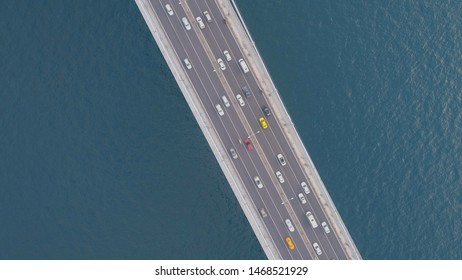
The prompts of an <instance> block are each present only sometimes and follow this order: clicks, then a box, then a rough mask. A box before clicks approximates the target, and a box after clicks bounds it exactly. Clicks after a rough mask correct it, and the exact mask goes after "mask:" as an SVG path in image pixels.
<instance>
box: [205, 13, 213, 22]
mask: <svg viewBox="0 0 462 280" xmlns="http://www.w3.org/2000/svg"><path fill="white" fill-rule="evenodd" d="M204 17H205V19H206V20H207V21H208V22H212V17H211V16H210V14H209V12H207V11H204Z"/></svg>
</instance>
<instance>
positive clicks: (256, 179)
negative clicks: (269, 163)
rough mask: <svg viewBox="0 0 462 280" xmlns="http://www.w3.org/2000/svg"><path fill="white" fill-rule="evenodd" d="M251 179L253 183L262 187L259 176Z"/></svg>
mask: <svg viewBox="0 0 462 280" xmlns="http://www.w3.org/2000/svg"><path fill="white" fill-rule="evenodd" d="M253 181H254V182H255V185H257V187H258V188H259V189H261V188H263V183H262V182H261V180H260V177H258V176H255V177H253Z"/></svg>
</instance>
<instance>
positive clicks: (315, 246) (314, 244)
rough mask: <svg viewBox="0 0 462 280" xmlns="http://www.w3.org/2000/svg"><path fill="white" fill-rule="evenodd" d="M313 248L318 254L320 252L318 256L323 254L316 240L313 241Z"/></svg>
mask: <svg viewBox="0 0 462 280" xmlns="http://www.w3.org/2000/svg"><path fill="white" fill-rule="evenodd" d="M313 248H314V250H315V251H316V254H318V256H320V255H321V254H322V251H321V248H320V247H319V245H318V243H316V242H314V243H313Z"/></svg>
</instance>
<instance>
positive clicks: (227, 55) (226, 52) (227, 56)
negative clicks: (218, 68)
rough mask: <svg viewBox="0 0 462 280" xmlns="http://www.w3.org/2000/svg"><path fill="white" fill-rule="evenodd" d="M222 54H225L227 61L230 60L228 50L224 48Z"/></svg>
mask: <svg viewBox="0 0 462 280" xmlns="http://www.w3.org/2000/svg"><path fill="white" fill-rule="evenodd" d="M223 54H224V55H225V58H226V60H227V61H231V55H230V54H229V51H227V50H225V51H224V52H223Z"/></svg>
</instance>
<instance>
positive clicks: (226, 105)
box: [221, 95, 231, 107]
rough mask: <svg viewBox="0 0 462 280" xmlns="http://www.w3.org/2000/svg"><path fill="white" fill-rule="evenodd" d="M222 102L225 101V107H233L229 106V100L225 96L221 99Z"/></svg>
mask: <svg viewBox="0 0 462 280" xmlns="http://www.w3.org/2000/svg"><path fill="white" fill-rule="evenodd" d="M221 100H223V104H225V107H229V106H231V104H229V100H228V98H227V97H226V96H225V95H223V96H222V97H221Z"/></svg>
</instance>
